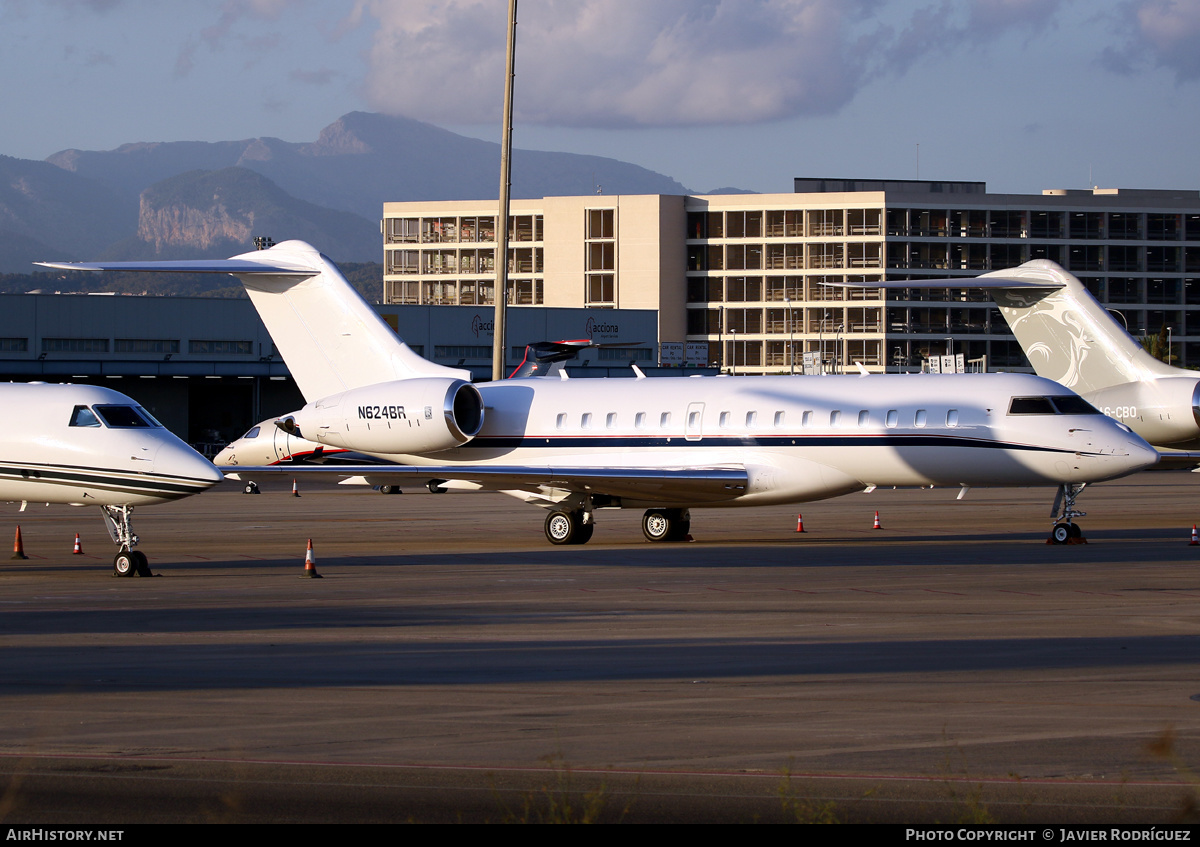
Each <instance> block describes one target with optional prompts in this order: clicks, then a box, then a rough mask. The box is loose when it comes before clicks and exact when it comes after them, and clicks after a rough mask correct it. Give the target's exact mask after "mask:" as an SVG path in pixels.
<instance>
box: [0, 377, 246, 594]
mask: <svg viewBox="0 0 1200 847" xmlns="http://www.w3.org/2000/svg"><path fill="white" fill-rule="evenodd" d="M31 423H32V424H33V426H30V424H31ZM222 479H224V477H223V476H222V474H221V472H220V471H219V470H217V469H216V467H214V466H213V464H212V462H210V461H208V460H207V459H205V458H204V457H203V456H201V455H200V454H199V453H197V452H196V451H195V450H193V449H192V448H191V447H189V446H188V445H187V444H185V443H184V442H183V441H181V440H180V439H179V438H177V437H176V436H175V435H173V434H172V433H171V432H170V431H169V430H168V429H167V428H166V427H164V426H163V425H162V424H161V423H159V422H158V421H157V420H155V418H154V416H153V415H151V414H150V413H149V412H148V411H146V410H145V409H144V408H142V407H141V406H139V405H138V404H137V403H136V402H134V401H133V400H131V399H130V398H128V397H126V396H125V395H124V394H121V393H119V392H116V391H113V390H111V389H108V388H101V387H98V386H92V385H49V384H46V383H27V384H16V383H8V384H3V385H0V500H7V501H9V502H17V501H19V502H20V503H21V504H22V505H21V508H22V509H24V508H25V507H26V505H27V504H28V503H47V504H49V503H66V504H70V505H73V506H99V507H100V509H101V511H102V514H103V516H104V522H105V524H106V526H107V527H108V533H109V536H110V537H111V538H112V540H113V543H115V544H117V545H118V547H119V548H120V549H119V551H118V552H117V555H116V556H115V558H114V559H113V569H114V571H115V572H116V573H117V574H118V575H119V576H133V575H135V574H142V575H149V573H150V569H149V563H148V560H147V559H146V556H145V554H143V553H141V552H140V551H138V550H135V549H134V548H135V547H136V546H137V544H138V537H137V535H135V534H134V532H133V523H132V514H133V508H134V507H135V506H144V505H153V504H156V503H166V502H169V501H172V500H179V499H181V498H184V497H189V496H191V495H193V494H199V493H200V492H201V491H206V490H208V489H209V488H211V487H212V486H214V485H216V484H217V483H218V482H221V481H222Z"/></svg>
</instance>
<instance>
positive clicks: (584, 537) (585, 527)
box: [571, 523, 596, 544]
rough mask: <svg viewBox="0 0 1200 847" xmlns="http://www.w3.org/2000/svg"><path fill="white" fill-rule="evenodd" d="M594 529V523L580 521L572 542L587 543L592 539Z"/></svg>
mask: <svg viewBox="0 0 1200 847" xmlns="http://www.w3.org/2000/svg"><path fill="white" fill-rule="evenodd" d="M595 531H596V525H595V524H594V523H581V524H580V525H579V534H578V535H577V536H576V537H575V540H574V541H573V542H571V543H572V544H587V543H588V542H589V541H591V540H592V533H593V532H595Z"/></svg>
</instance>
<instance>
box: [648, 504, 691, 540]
mask: <svg viewBox="0 0 1200 847" xmlns="http://www.w3.org/2000/svg"><path fill="white" fill-rule="evenodd" d="M691 528H692V513H691V512H689V511H688V510H687V509H649V510H647V512H646V514H644V515H642V535H644V536H646V540H647V541H686V540H687V537H688V532H689V531H690V530H691Z"/></svg>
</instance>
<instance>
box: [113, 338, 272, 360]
mask: <svg viewBox="0 0 1200 847" xmlns="http://www.w3.org/2000/svg"><path fill="white" fill-rule="evenodd" d="M105 343H106V344H107V342H105ZM188 352H189V353H191V354H192V355H197V354H198V355H209V356H247V355H249V354H251V353H253V352H254V343H253V342H251V341H207V340H205V341H189V342H188Z"/></svg>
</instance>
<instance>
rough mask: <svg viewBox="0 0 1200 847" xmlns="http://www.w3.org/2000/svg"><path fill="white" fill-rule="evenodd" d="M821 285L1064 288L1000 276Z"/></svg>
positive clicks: (1056, 283)
mask: <svg viewBox="0 0 1200 847" xmlns="http://www.w3.org/2000/svg"><path fill="white" fill-rule="evenodd" d="M821 285H824V286H828V287H830V288H884V289H888V290H898V289H904V288H972V289H983V290H985V291H986V290H990V289H995V288H999V289H1007V290H1012V289H1024V290H1026V291H1052V290H1054V289H1056V288H1063V287H1064V284H1063V283H1061V282H1055V281H1053V280H1049V279H1009V278H1007V277H999V276H987V275H985V276H964V277H961V278H958V279H949V278H942V279H901V280H887V281H886V282H880V281H878V280H876V281H874V282H840V281H839V282H822V283H821Z"/></svg>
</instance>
